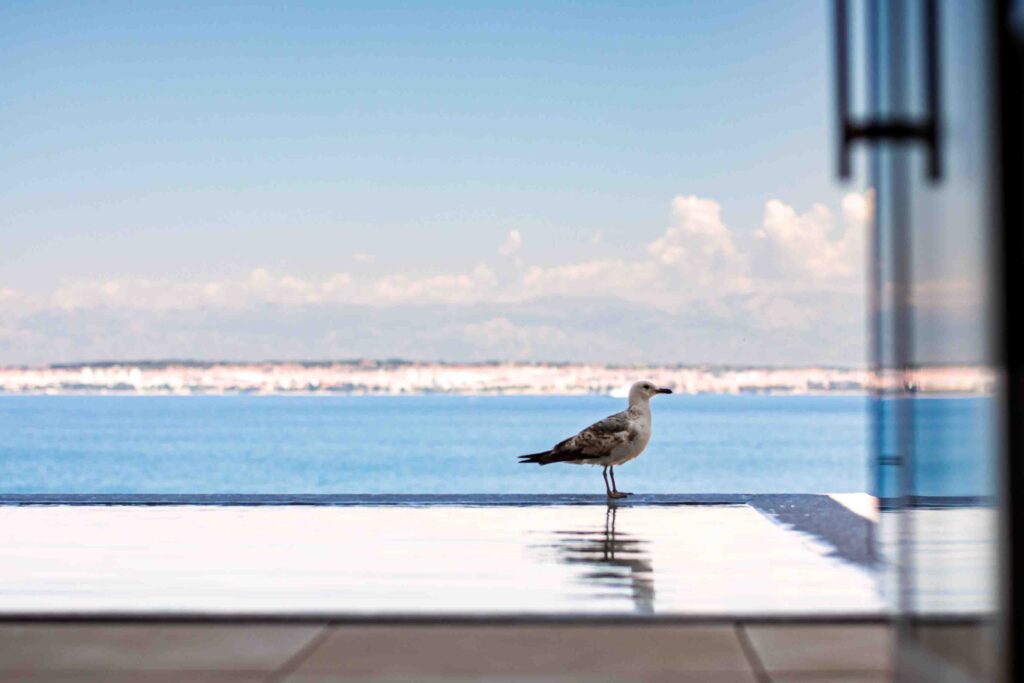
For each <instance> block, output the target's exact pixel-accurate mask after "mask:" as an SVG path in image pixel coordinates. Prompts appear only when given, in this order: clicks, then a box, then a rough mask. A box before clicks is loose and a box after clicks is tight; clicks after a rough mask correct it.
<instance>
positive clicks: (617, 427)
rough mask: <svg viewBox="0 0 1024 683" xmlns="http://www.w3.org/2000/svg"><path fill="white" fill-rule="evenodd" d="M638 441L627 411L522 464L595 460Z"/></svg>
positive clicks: (526, 459)
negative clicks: (633, 441)
mask: <svg viewBox="0 0 1024 683" xmlns="http://www.w3.org/2000/svg"><path fill="white" fill-rule="evenodd" d="M635 437H636V429H635V427H634V425H633V423H632V421H631V420H630V419H629V415H628V414H627V413H626V412H625V411H623V412H621V413H615V414H614V415H609V416H608V417H606V418H604V419H603V420H601V421H599V422H595V423H594V424H592V425H590V426H589V427H587V428H586V429H584V430H583V431H581V432H580V433H579V434H576V435H575V436H570V437H569V438H568V439H566V440H564V441H561V442H559V443H558V444H556V445H555V446H554V448H552V449H551V450H550V451H544V452H542V453H533V454H531V455H524V456H520V458H519V460H520V462H536V463H539V464H541V465H547V464H548V463H552V462H573V461H580V460H593V459H594V458H601V457H604V456H606V455H609V454H610V453H611V452H612V451H613V450H615V449H616V448H617V447H619V446H622V445H625V444H626V443H628V442H629V441H631V440H632V439H634V438H635Z"/></svg>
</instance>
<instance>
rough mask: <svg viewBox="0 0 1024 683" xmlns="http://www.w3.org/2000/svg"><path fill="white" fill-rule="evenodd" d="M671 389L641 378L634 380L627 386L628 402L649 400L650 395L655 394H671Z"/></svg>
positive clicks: (631, 403)
mask: <svg viewBox="0 0 1024 683" xmlns="http://www.w3.org/2000/svg"><path fill="white" fill-rule="evenodd" d="M671 393H672V390H671V389H666V388H665V387H659V386H658V385H657V384H655V383H654V382H649V381H647V380H641V381H639V382H636V383H634V384H633V386H631V387H630V388H629V404H630V405H633V404H634V403H639V402H640V401H650V400H651V397H652V396H656V395H657V394H671Z"/></svg>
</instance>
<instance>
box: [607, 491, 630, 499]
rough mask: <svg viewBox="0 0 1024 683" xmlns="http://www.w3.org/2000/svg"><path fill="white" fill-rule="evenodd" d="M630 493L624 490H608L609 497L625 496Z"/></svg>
mask: <svg viewBox="0 0 1024 683" xmlns="http://www.w3.org/2000/svg"><path fill="white" fill-rule="evenodd" d="M628 495H629V494H628V493H623V492H622V491H609V492H608V497H609V498H625V497H626V496H628Z"/></svg>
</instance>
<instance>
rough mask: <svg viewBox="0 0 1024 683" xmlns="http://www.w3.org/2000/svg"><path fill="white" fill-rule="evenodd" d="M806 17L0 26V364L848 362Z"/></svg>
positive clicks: (727, 11) (337, 14) (753, 8)
mask: <svg viewBox="0 0 1024 683" xmlns="http://www.w3.org/2000/svg"><path fill="white" fill-rule="evenodd" d="M825 10H826V8H825V6H824V3H821V2H817V1H813V2H812V1H810V0H808V1H806V2H804V1H801V2H768V3H746V2H722V3H714V4H711V3H685V2H683V3H678V4H674V5H672V6H671V7H665V6H663V5H662V4H659V3H649V4H648V3H640V4H636V3H633V4H630V5H629V6H622V5H620V4H616V3H601V2H596V3H588V4H586V5H573V4H560V3H549V2H545V3H521V4H516V5H515V6H512V5H508V6H501V5H496V6H495V5H492V6H482V5H479V4H477V3H464V2H444V3H429V4H423V5H405V4H399V3H365V4H361V3H333V2H312V1H311V2H302V3H294V4H291V5H289V6H287V7H283V6H279V5H278V4H276V3H269V2H256V3H251V4H247V5H246V6H245V8H244V10H243V9H242V8H239V7H238V6H230V5H222V4H218V3H186V4H184V5H176V6H175V7H173V8H171V7H159V6H149V5H146V6H138V5H136V4H133V3H126V2H111V3H104V4H102V5H92V6H87V5H80V4H78V3H70V2H56V1H55V2H43V3H32V4H31V5H26V6H14V5H7V6H4V7H2V8H0V24H2V25H3V26H4V27H5V30H4V35H3V38H2V40H3V44H4V52H5V59H4V60H3V62H2V63H0V81H2V82H3V83H4V84H5V91H6V92H7V94H8V97H7V98H6V101H5V104H4V105H3V106H2V107H0V129H2V130H4V131H5V144H4V146H3V147H2V148H0V202H2V205H3V211H2V212H0V235H2V249H0V365H10V364H26V363H27V364H41V363H53V362H72V361H89V360H101V359H102V360H105V359H111V360H116V359H123V360H139V359H148V358H167V357H174V358H183V357H187V358H198V359H235V360H262V359H267V358H280V359H296V360H301V359H312V360H316V359H332V358H357V357H370V358H386V357H400V358H409V359H413V360H449V361H473V360H490V359H497V360H539V361H575V362H622V363H687V364H702V363H719V364H752V365H780V364H781V365H785V364H807V363H820V364H833V365H844V366H861V365H863V363H864V357H865V348H864V338H865V323H864V321H865V317H866V311H865V303H864V281H863V274H864V249H863V238H864V226H865V222H866V218H867V215H868V213H869V210H870V201H871V198H870V194H869V193H866V192H864V191H863V187H859V186H857V185H856V184H854V185H853V186H851V187H843V186H840V185H838V184H836V183H835V182H834V181H833V178H832V153H833V150H832V146H831V145H832V130H831V127H830V124H831V118H830V108H829V107H830V102H829V82H828V78H829V60H828V53H827V50H828V44H827V41H828V31H827V26H828V24H827V21H828V17H827V16H826V13H825ZM947 284H948V283H947ZM953 284H954V285H955V283H953Z"/></svg>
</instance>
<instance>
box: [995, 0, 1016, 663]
mask: <svg viewBox="0 0 1024 683" xmlns="http://www.w3.org/2000/svg"><path fill="white" fill-rule="evenodd" d="M1015 9H1016V10H1020V9H1021V6H1020V2H1014V1H1013V0H998V2H996V3H995V7H994V10H993V12H992V14H991V16H990V17H989V26H990V34H989V35H990V36H991V38H992V39H991V41H989V42H990V43H991V44H992V45H993V46H994V47H993V48H992V50H993V52H992V61H993V66H994V68H993V69H992V71H993V73H994V76H993V78H992V80H991V82H990V89H991V93H992V99H991V102H992V107H991V109H992V114H993V116H992V121H991V123H992V133H991V151H992V155H993V158H994V159H995V161H996V173H995V177H996V182H995V183H993V185H994V187H993V193H994V196H993V204H994V206H995V207H996V211H997V215H996V216H995V220H994V221H993V223H994V231H995V245H996V248H995V250H994V254H995V256H994V258H995V259H996V263H995V264H993V265H995V266H996V268H997V269H998V275H997V277H998V282H997V286H996V287H995V291H996V293H997V296H998V297H999V301H998V302H997V310H998V314H997V315H996V324H997V325H998V329H997V330H996V331H995V332H996V334H995V335H994V336H995V337H996V338H997V339H998V340H999V349H998V352H997V363H998V367H1000V368H1001V370H1002V385H1001V387H1000V389H1001V393H1002V396H1001V399H1002V400H1001V401H1000V404H1001V408H1002V409H1001V415H1000V419H1001V422H1002V425H1001V427H1002V428H1001V436H1002V439H1001V444H1002V453H1001V456H1002V457H1001V461H1000V469H999V473H1000V475H1001V476H1000V478H999V479H1000V491H999V496H1000V501H999V502H1000V512H1001V514H1000V533H999V536H1000V539H999V540H1000V557H999V560H1000V593H1001V596H1000V597H1001V600H1000V602H1001V605H1000V608H1001V609H1000V627H1001V628H1000V636H1001V637H1000V641H1001V642H1000V650H1001V657H1000V660H1001V662H1000V663H1001V666H1000V669H1001V672H1000V673H1001V674H1002V678H1001V680H1003V681H1007V682H1009V681H1018V680H1021V678H1022V677H1024V652H1022V651H1021V648H1022V647H1024V643H1022V640H1024V588H1022V587H1021V584H1022V582H1024V299H1022V297H1021V294H1020V291H1021V288H1022V287H1024V180H1022V179H1024V130H1022V126H1024V95H1022V93H1021V89H1022V88H1024V35H1020V34H1018V33H1016V31H1015V27H1014V20H1015V17H1014V11H1015Z"/></svg>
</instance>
